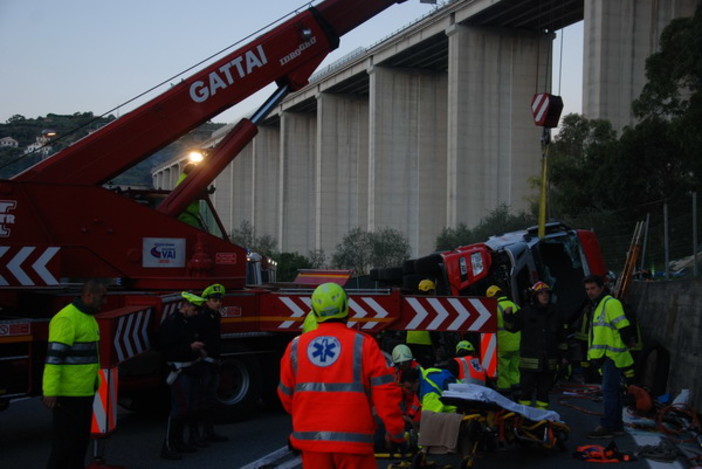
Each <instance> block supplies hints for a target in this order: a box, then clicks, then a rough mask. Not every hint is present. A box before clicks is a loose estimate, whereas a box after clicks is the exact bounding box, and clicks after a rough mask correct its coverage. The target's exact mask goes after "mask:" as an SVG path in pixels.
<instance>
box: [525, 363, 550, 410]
mask: <svg viewBox="0 0 702 469" xmlns="http://www.w3.org/2000/svg"><path fill="white" fill-rule="evenodd" d="M554 375H555V373H554V372H553V371H529V370H525V369H524V368H522V369H521V370H520V383H519V384H520V385H521V387H522V397H521V399H520V401H529V402H531V401H532V399H533V396H534V392H536V401H537V402H536V404H537V407H539V403H543V404H548V393H549V391H550V390H551V386H553V378H554Z"/></svg>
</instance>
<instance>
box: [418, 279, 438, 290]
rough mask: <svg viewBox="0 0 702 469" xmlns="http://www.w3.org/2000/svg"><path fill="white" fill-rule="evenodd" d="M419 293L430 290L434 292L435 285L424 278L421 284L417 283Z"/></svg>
mask: <svg viewBox="0 0 702 469" xmlns="http://www.w3.org/2000/svg"><path fill="white" fill-rule="evenodd" d="M418 288H419V291H431V290H436V284H435V283H434V282H432V281H431V280H429V279H428V278H425V279H424V280H422V281H421V282H419V287H418Z"/></svg>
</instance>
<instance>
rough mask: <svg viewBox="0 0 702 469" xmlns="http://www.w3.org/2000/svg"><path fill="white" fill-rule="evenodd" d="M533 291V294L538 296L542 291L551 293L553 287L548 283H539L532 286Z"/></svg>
mask: <svg viewBox="0 0 702 469" xmlns="http://www.w3.org/2000/svg"><path fill="white" fill-rule="evenodd" d="M531 291H532V293H534V294H536V293H539V292H540V291H547V292H550V291H551V287H549V286H548V284H547V283H546V282H542V281H540V280H539V281H538V282H536V283H535V284H534V285H532V286H531Z"/></svg>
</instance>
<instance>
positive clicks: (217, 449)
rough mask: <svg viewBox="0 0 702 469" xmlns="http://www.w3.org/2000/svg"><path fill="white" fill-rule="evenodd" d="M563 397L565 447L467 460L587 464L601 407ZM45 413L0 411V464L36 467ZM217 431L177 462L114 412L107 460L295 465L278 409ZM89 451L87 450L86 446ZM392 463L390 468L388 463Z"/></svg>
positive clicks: (631, 441) (33, 408)
mask: <svg viewBox="0 0 702 469" xmlns="http://www.w3.org/2000/svg"><path fill="white" fill-rule="evenodd" d="M562 397H563V395H561V394H553V395H552V396H551V402H552V406H553V409H554V410H556V411H557V412H559V414H560V415H561V418H562V420H564V421H565V422H566V423H567V424H568V425H569V426H570V428H571V432H570V437H569V439H568V442H567V448H568V449H567V451H560V450H558V449H552V450H548V451H545V450H543V449H542V448H537V447H527V448H514V447H512V448H505V449H497V450H496V451H492V452H486V453H481V454H479V455H478V457H477V458H476V460H475V466H474V467H475V468H477V469H483V468H494V469H537V468H538V469H551V468H553V469H556V468H559V469H561V468H586V467H589V468H592V467H593V465H592V464H593V463H589V462H585V461H579V460H577V459H575V458H573V456H572V454H571V453H572V451H573V450H574V449H575V447H577V446H580V445H585V444H603V445H606V444H607V443H609V441H608V440H589V439H587V438H586V434H587V432H588V431H589V430H591V429H592V428H593V427H594V426H595V425H596V424H597V422H598V419H599V417H598V416H597V415H593V414H590V413H589V412H597V411H599V410H601V403H597V402H591V401H582V400H570V401H568V403H572V404H575V405H577V406H579V407H581V408H582V409H584V410H585V412H583V411H582V410H576V409H572V408H569V407H565V406H563V405H561V404H559V403H558V400H559V399H561V398H562ZM50 423H51V415H50V412H49V411H48V410H46V409H44V408H43V406H42V405H41V401H40V400H39V399H37V398H35V399H28V400H24V401H20V402H17V403H13V404H12V405H11V406H10V408H9V409H8V410H6V411H3V412H0V469H14V468H18V469H19V468H23V469H24V468H28V469H33V468H37V469H39V468H43V467H44V466H45V464H46V460H47V457H48V454H49V449H50V444H51V443H50V436H51V435H50ZM217 429H218V432H219V433H222V434H224V435H226V436H228V437H229V441H228V442H226V443H213V444H211V445H210V447H208V448H205V449H202V450H199V451H198V452H197V453H195V454H187V455H184V458H183V460H181V461H166V460H163V459H161V458H160V457H159V451H160V448H161V443H162V441H163V432H164V420H163V418H160V417H155V416H145V415H138V414H133V413H130V412H126V411H120V414H119V419H118V429H117V431H116V432H115V433H114V434H113V435H112V437H111V438H109V439H108V440H107V442H106V443H107V445H106V453H105V454H106V456H107V458H106V459H107V463H109V464H113V465H121V466H124V468H125V469H165V468H169V469H172V468H177V469H185V468H197V469H234V468H242V467H245V468H246V469H262V468H266V469H273V468H277V469H297V468H299V467H300V463H299V458H293V457H291V456H290V455H289V454H288V453H287V451H286V450H285V449H284V447H285V443H286V438H287V435H288V434H289V432H290V429H291V425H290V418H289V417H288V416H287V415H285V414H283V413H281V412H271V411H268V410H266V409H265V408H261V410H260V412H258V413H257V414H256V415H255V417H253V418H251V419H249V420H247V421H244V422H238V423H232V424H227V425H220V426H218V427H217ZM660 437H661V435H660V434H656V433H651V432H646V431H642V430H636V429H633V428H628V433H627V434H626V435H625V436H620V437H616V438H615V441H616V444H617V446H618V448H619V449H620V450H621V451H628V452H635V451H636V450H637V448H638V447H639V446H642V445H644V444H656V443H657V442H658V441H659V440H660ZM91 450H92V448H91ZM429 460H430V461H432V462H434V463H435V466H434V467H438V468H443V467H444V466H445V465H448V464H453V465H454V467H457V466H456V464H457V463H458V459H457V458H456V457H455V456H430V457H429ZM398 462H399V461H398V460H387V459H383V460H379V461H378V467H379V468H387V467H388V466H389V465H390V464H391V463H394V464H397V463H398ZM622 464H624V465H625V467H627V468H629V469H639V468H649V467H650V468H653V469H658V468H660V469H663V468H666V469H668V468H673V469H674V468H676V467H678V468H682V467H684V466H683V465H681V464H680V463H679V462H678V463H674V464H670V463H659V462H653V461H651V460H648V459H639V460H637V461H634V462H629V463H619V464H617V466H621V465H622ZM395 467H397V466H395Z"/></svg>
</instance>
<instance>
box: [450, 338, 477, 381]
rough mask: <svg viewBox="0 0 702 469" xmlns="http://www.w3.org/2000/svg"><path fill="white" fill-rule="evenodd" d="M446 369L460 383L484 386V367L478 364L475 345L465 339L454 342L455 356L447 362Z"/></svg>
mask: <svg viewBox="0 0 702 469" xmlns="http://www.w3.org/2000/svg"><path fill="white" fill-rule="evenodd" d="M446 369H447V370H449V371H450V372H451V374H452V375H453V376H455V377H456V378H458V381H459V382H461V383H467V384H479V385H480V386H485V381H486V373H485V368H483V367H482V366H481V365H480V359H479V358H478V357H476V356H475V347H473V344H471V343H470V342H469V341H467V340H462V341H460V342H459V343H457V344H456V356H455V357H454V358H453V360H451V361H449V362H448V365H447V366H446Z"/></svg>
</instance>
